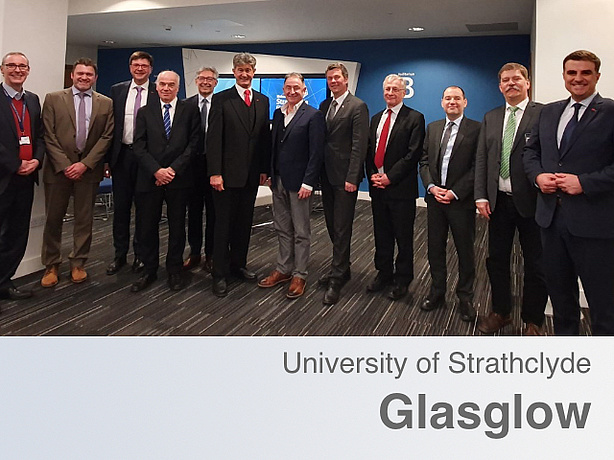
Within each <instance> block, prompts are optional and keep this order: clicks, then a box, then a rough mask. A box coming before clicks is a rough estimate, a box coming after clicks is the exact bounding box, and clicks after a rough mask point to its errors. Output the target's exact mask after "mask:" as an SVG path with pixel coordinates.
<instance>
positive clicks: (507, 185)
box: [499, 98, 529, 193]
mask: <svg viewBox="0 0 614 460" xmlns="http://www.w3.org/2000/svg"><path fill="white" fill-rule="evenodd" d="M528 104H529V98H526V99H525V100H524V101H522V102H521V103H520V104H518V105H517V106H516V107H518V110H516V130H515V131H514V140H513V141H512V145H514V142H516V134H517V133H518V127H519V126H520V122H521V121H522V116H523V115H524V112H525V110H526V109H527V105H528ZM511 108H512V106H511V105H509V104H508V103H507V102H506V103H505V116H504V117H503V131H501V141H502V142H503V133H505V127H506V126H507V119H508V118H509V116H510V113H511ZM510 162H511V159H510ZM499 190H501V191H502V192H505V193H512V176H511V175H510V177H508V178H507V179H503V178H502V177H501V176H499Z"/></svg>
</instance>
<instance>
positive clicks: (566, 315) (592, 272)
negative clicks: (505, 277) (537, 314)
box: [542, 209, 614, 335]
mask: <svg viewBox="0 0 614 460" xmlns="http://www.w3.org/2000/svg"><path fill="white" fill-rule="evenodd" d="M542 239H543V244H544V260H546V261H547V263H546V264H545V269H546V283H547V286H548V293H549V294H550V299H551V300H552V306H553V307H554V333H555V334H556V335H578V334H579V332H580V330H579V329H580V302H579V288H578V277H580V280H581V281H582V286H583V288H584V294H585V295H586V300H587V301H588V306H589V308H590V315H591V327H592V331H593V335H614V239H612V238H604V239H601V238H581V237H577V236H573V235H571V234H570V233H569V231H568V230H567V225H566V224H565V219H564V218H563V216H561V213H560V211H559V209H557V211H556V212H555V214H554V220H553V222H552V224H551V225H550V227H548V228H543V229H542Z"/></svg>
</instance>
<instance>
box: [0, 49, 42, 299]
mask: <svg viewBox="0 0 614 460" xmlns="http://www.w3.org/2000/svg"><path fill="white" fill-rule="evenodd" d="M0 70H1V71H2V75H3V77H4V82H3V83H2V94H0V298H3V299H5V298H8V299H13V300H18V299H26V298H28V297H30V296H31V295H32V292H31V291H26V290H23V289H21V290H20V289H18V288H16V287H15V286H14V285H13V282H12V281H11V278H12V277H13V275H15V272H16V271H17V267H19V264H20V263H21V259H23V255H24V254H25V252H26V246H27V244H28V234H29V231H30V215H31V213H32V201H33V199H34V183H35V182H36V183H37V184H38V172H37V171H38V169H39V168H40V167H41V165H42V162H43V155H44V154H45V139H44V137H43V124H42V121H41V106H40V102H39V100H38V96H37V95H36V94H34V93H31V92H29V91H25V90H24V89H23V84H24V82H25V81H26V79H27V78H28V75H29V74H30V62H29V61H28V58H27V57H26V55H25V54H23V53H19V52H13V53H8V54H7V55H5V56H4V57H3V58H2V66H1V67H0Z"/></svg>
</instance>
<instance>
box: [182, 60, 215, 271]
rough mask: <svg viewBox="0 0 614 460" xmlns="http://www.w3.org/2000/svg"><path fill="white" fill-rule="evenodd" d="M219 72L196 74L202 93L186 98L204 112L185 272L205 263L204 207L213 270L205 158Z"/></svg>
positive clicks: (207, 258)
mask: <svg viewBox="0 0 614 460" xmlns="http://www.w3.org/2000/svg"><path fill="white" fill-rule="evenodd" d="M217 77H218V73H217V70H215V68H214V67H202V68H201V69H199V70H198V72H197V73H196V86H197V87H198V94H196V95H194V96H192V97H190V98H188V99H186V102H188V103H190V104H194V105H196V106H197V107H198V110H199V112H200V138H199V140H198V149H197V151H196V155H195V156H194V158H193V159H192V172H193V175H194V185H193V187H192V191H191V192H190V198H189V200H188V243H189V245H190V255H189V257H188V258H187V259H186V260H185V261H184V263H183V269H184V270H192V269H193V268H195V267H197V266H198V265H199V264H200V261H201V258H202V257H201V255H200V249H201V247H202V245H203V208H205V209H206V212H207V217H206V221H205V263H204V265H203V269H204V270H206V271H208V272H209V273H211V272H212V271H213V228H214V225H215V211H214V209H213V189H212V188H211V184H209V175H208V174H207V157H206V155H205V153H206V151H205V150H206V149H205V145H206V139H207V129H208V127H209V126H208V124H209V123H208V122H209V113H210V112H211V100H212V98H213V90H214V89H215V87H216V86H217Z"/></svg>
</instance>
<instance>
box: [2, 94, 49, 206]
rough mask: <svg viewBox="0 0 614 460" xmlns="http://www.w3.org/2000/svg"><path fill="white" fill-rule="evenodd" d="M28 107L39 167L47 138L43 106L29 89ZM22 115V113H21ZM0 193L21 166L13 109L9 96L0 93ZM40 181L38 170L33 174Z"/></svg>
mask: <svg viewBox="0 0 614 460" xmlns="http://www.w3.org/2000/svg"><path fill="white" fill-rule="evenodd" d="M24 98H25V102H26V107H27V109H28V112H29V114H30V126H31V129H32V139H30V142H31V143H32V158H33V159H37V160H38V161H39V168H40V167H42V165H43V156H44V155H45V138H44V137H43V136H44V131H43V123H42V120H41V106H40V102H39V100H38V96H37V95H36V94H34V93H31V92H29V91H24ZM19 115H20V116H21V114H19ZM0 127H1V128H2V129H0V194H1V193H3V192H4V190H6V187H7V186H8V184H9V182H10V181H11V177H13V175H14V174H16V173H17V170H18V169H19V167H20V166H21V160H20V159H19V134H18V133H17V127H16V126H15V119H14V118H13V109H12V107H11V103H10V100H9V98H7V97H6V96H5V95H4V94H0ZM31 176H32V178H33V179H34V181H35V182H36V183H38V172H37V171H35V172H33V173H32V174H31Z"/></svg>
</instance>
